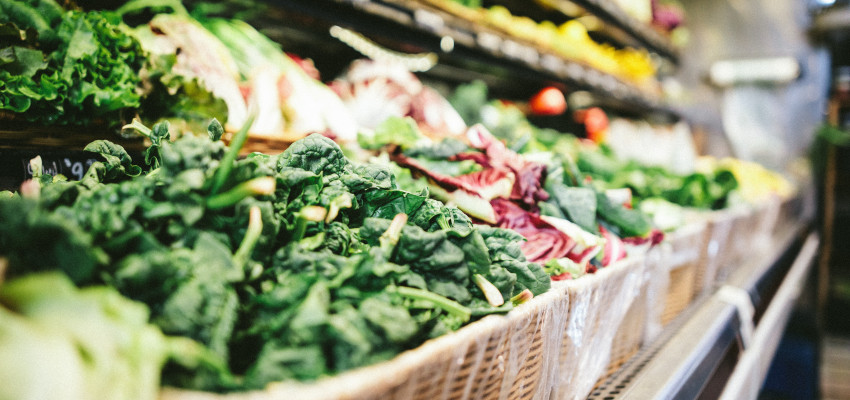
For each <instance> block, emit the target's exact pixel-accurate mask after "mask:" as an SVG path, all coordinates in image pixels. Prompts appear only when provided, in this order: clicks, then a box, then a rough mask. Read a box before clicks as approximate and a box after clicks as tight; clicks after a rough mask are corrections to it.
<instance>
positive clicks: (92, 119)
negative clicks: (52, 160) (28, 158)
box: [0, 0, 145, 125]
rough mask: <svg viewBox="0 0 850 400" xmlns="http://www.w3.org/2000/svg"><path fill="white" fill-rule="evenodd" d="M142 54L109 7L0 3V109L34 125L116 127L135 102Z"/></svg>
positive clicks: (46, 0) (49, 1)
mask: <svg viewBox="0 0 850 400" xmlns="http://www.w3.org/2000/svg"><path fill="white" fill-rule="evenodd" d="M144 62H145V56H144V54H143V52H142V51H141V48H140V47H139V44H138V42H137V41H136V40H135V39H134V38H133V37H132V36H130V35H129V34H128V32H127V30H126V26H124V25H123V23H122V22H121V20H120V18H118V17H117V16H116V15H115V14H113V13H110V12H100V11H90V12H83V11H77V10H73V11H66V10H65V9H63V8H62V7H61V6H60V5H59V4H57V3H56V2H55V1H54V0H26V1H16V0H0V111H4V110H5V111H8V112H11V113H13V115H16V116H20V117H21V118H22V119H24V120H27V121H30V122H37V123H41V124H48V125H50V124H67V125H87V124H117V123H119V122H120V121H121V117H122V113H127V112H135V109H137V108H138V107H139V105H140V94H139V93H137V87H138V86H139V83H140V82H141V78H140V77H139V71H140V69H141V68H142V65H143V63H144Z"/></svg>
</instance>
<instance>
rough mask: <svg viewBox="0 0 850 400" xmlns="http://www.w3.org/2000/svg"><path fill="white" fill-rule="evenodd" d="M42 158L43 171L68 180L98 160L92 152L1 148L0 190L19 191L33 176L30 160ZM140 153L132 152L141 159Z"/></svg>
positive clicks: (84, 171) (136, 157)
mask: <svg viewBox="0 0 850 400" xmlns="http://www.w3.org/2000/svg"><path fill="white" fill-rule="evenodd" d="M35 157H41V168H42V172H43V173H45V174H50V175H64V176H65V177H67V178H68V179H69V180H80V179H82V178H83V176H85V174H86V171H88V169H89V167H90V166H91V165H92V164H93V163H94V162H95V161H97V160H98V157H97V156H96V155H94V154H93V153H90V152H86V151H81V150H80V151H76V150H56V149H43V150H42V149H38V150H37V149H0V190H18V189H20V186H21V183H23V182H24V181H25V180H27V179H32V166H30V160H32V159H33V158H35ZM139 157H141V155H133V159H134V160H140V159H141V158H139Z"/></svg>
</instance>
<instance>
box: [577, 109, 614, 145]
mask: <svg viewBox="0 0 850 400" xmlns="http://www.w3.org/2000/svg"><path fill="white" fill-rule="evenodd" d="M574 116H575V120H576V122H578V123H581V124H584V127H585V130H586V131H587V138H588V139H590V140H592V141H594V142H596V143H602V142H604V141H605V134H606V133H607V132H608V115H606V114H605V111H602V109H601V108H599V107H591V108H588V109H585V110H578V111H576V112H575V115H574Z"/></svg>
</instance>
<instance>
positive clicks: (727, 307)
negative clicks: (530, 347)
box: [589, 222, 819, 400]
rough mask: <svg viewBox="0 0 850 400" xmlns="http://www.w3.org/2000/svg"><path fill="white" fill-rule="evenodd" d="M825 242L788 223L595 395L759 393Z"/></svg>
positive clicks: (802, 224) (807, 227)
mask: <svg viewBox="0 0 850 400" xmlns="http://www.w3.org/2000/svg"><path fill="white" fill-rule="evenodd" d="M818 245H819V237H818V235H817V233H814V232H812V231H811V227H810V225H809V224H808V223H805V222H799V223H796V224H793V226H790V227H786V228H785V229H784V230H783V231H781V233H780V234H779V235H777V236H776V238H775V240H774V241H773V242H772V243H771V245H770V246H769V247H768V248H767V249H766V250H765V251H764V252H762V253H761V254H760V255H759V256H757V257H754V258H753V259H751V260H750V262H747V263H744V264H743V265H741V266H740V268H738V269H737V270H736V272H735V273H734V274H733V275H732V276H730V277H729V279H728V280H727V281H726V282H725V283H723V284H722V285H719V286H717V287H716V288H715V289H714V290H711V291H709V292H708V293H707V294H705V295H703V296H702V297H700V298H699V299H697V300H696V301H695V302H694V304H692V305H691V306H690V308H689V309H688V310H686V311H685V312H684V313H682V315H681V316H680V317H679V318H678V319H677V320H675V321H673V322H672V323H671V324H670V325H668V326H667V327H666V328H665V330H664V331H663V332H662V333H661V334H660V335H659V336H658V337H657V338H655V340H654V341H652V342H651V343H649V344H648V345H646V346H645V347H644V348H642V349H641V351H640V352H639V353H638V354H637V355H635V356H634V357H633V358H632V359H631V360H630V361H629V362H628V363H627V364H626V365H624V366H623V368H621V369H620V370H619V371H617V372H616V373H615V374H613V375H612V376H611V377H609V379H608V380H606V382H605V383H604V384H602V385H600V386H599V387H598V388H597V389H596V390H595V391H594V392H593V393H592V394H591V396H590V397H589V399H595V400H598V399H650V398H655V399H661V398H684V399H688V398H718V397H719V398H723V399H742V398H756V397H757V396H758V393H759V389H760V388H761V384H762V382H763V381H764V379H765V376H766V374H767V371H768V368H769V366H770V363H771V360H772V359H773V356H774V354H775V351H776V348H777V346H778V343H779V339H780V336H781V335H779V333H780V332H782V331H783V330H784V328H785V325H786V323H787V322H788V318H789V316H790V314H791V311H792V309H793V305H794V303H795V301H796V300H797V298H798V297H799V295H800V293H801V291H802V288H803V286H804V285H805V284H806V281H807V279H808V276H809V273H810V271H811V269H812V266H813V264H814V260H815V257H816V256H817V249H818Z"/></svg>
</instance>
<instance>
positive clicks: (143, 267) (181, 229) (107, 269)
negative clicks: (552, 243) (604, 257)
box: [0, 123, 549, 391]
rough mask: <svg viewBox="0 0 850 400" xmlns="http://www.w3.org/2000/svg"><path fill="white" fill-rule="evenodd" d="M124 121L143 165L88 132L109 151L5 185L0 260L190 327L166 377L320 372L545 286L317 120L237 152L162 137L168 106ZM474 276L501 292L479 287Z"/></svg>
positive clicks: (219, 382) (508, 247)
mask: <svg viewBox="0 0 850 400" xmlns="http://www.w3.org/2000/svg"><path fill="white" fill-rule="evenodd" d="M132 127H133V128H136V129H138V130H140V131H141V132H142V134H143V135H145V136H147V137H149V138H150V139H151V142H152V146H151V147H150V148H149V149H148V150H147V151H146V153H145V162H146V163H147V164H148V169H147V171H145V172H142V169H141V168H140V167H138V166H136V165H134V164H133V163H132V160H131V159H130V157H129V156H128V155H127V154H126V152H125V151H124V150H123V149H122V148H121V147H120V146H116V145H113V144H111V143H109V142H105V141H99V142H96V143H94V144H92V145H91V146H90V147H89V149H90V150H93V151H95V152H97V153H98V154H100V155H101V156H102V157H103V159H104V161H102V162H96V163H95V164H93V165H92V167H91V169H90V170H89V172H88V173H87V174H86V176H85V178H84V179H83V180H82V181H80V182H62V181H55V179H53V178H52V177H50V176H49V175H40V176H39V177H38V183H39V185H38V188H39V190H40V195H39V196H38V199H35V198H21V197H20V196H18V195H14V196H12V197H11V198H5V197H4V198H3V199H0V216H3V217H5V216H7V215H8V216H9V217H8V221H9V222H8V223H4V225H3V226H0V257H2V258H5V259H6V260H8V271H7V274H8V275H9V276H10V277H16V276H24V275H27V274H32V273H35V272H37V271H43V270H49V269H60V270H62V271H65V272H66V273H67V274H68V275H69V276H71V277H72V278H73V279H74V281H75V282H76V283H78V284H80V285H96V284H106V285H109V286H112V287H114V288H115V289H117V290H118V291H120V292H121V294H123V295H124V296H127V297H129V298H130V299H133V300H136V301H141V302H144V303H145V304H146V305H147V306H148V307H149V309H150V322H152V323H154V324H155V325H157V326H158V327H159V328H160V329H161V330H162V331H163V332H164V333H166V334H168V335H175V336H181V337H185V338H191V339H193V340H195V341H197V342H199V343H201V344H202V345H203V346H204V348H205V350H204V351H205V352H206V353H205V354H207V355H208V358H209V360H207V361H205V362H203V363H195V364H192V363H185V362H180V363H169V364H167V365H166V366H165V369H164V372H163V375H162V379H163V383H165V384H168V385H173V386H178V387H187V388H194V389H203V390H214V391H232V390H241V389H259V388H262V387H264V386H265V385H266V384H268V383H269V382H272V381H279V380H286V379H298V380H311V379H316V378H319V377H321V376H325V375H331V374H335V373H338V372H340V371H344V370H347V369H351V368H356V367H359V366H363V365H366V364H370V363H374V362H377V361H381V360H386V359H389V358H391V357H393V356H394V355H396V354H398V353H399V352H401V351H404V350H406V349H410V348H413V347H415V346H417V345H419V344H421V343H422V342H423V341H424V340H427V339H428V338H432V337H435V336H438V335H440V334H443V333H445V332H448V331H451V330H454V329H457V328H459V327H460V326H462V325H463V324H465V323H468V322H469V321H471V320H472V319H473V318H478V317H481V316H483V315H487V314H491V313H503V312H507V311H509V310H510V309H511V307H513V303H512V302H510V301H507V300H508V299H511V298H512V297H514V296H517V295H518V294H519V293H520V292H521V291H523V290H524V289H530V290H531V291H532V292H534V293H535V294H539V293H542V292H543V291H545V290H546V289H547V288H548V285H549V279H548V276H546V274H545V273H544V272H543V269H542V267H540V266H539V265H537V264H533V263H529V262H527V261H526V260H525V258H524V257H523V256H522V252H521V251H519V248H518V244H517V243H516V241H517V240H519V239H520V238H519V237H517V236H516V234H514V233H512V232H509V231H504V230H501V229H494V228H481V227H478V226H474V225H473V224H472V221H471V220H470V219H469V217H467V216H466V215H464V214H463V213H461V212H460V211H459V210H457V209H456V208H453V207H446V206H445V205H443V204H442V203H439V202H437V201H435V200H431V199H428V198H427V192H425V193H420V194H415V193H409V192H405V191H402V190H400V189H398V187H397V184H396V182H395V180H394V177H393V175H392V174H391V173H390V171H389V169H388V168H386V167H384V166H377V165H376V166H372V165H368V166H363V165H355V164H353V163H351V162H349V161H348V160H347V159H346V158H345V157H344V156H343V155H342V151H341V150H340V149H339V147H338V146H337V145H336V144H335V143H333V142H332V141H330V140H329V139H327V138H325V137H323V136H320V135H314V136H310V137H308V138H306V139H303V140H301V141H298V142H296V143H293V144H292V146H290V148H289V149H288V150H287V151H286V152H284V153H282V154H281V155H279V156H266V155H260V154H253V155H251V156H249V157H245V158H242V159H237V158H236V157H234V156H233V155H234V154H236V151H238V148H236V149H235V150H234V148H231V149H228V148H227V147H226V146H224V145H223V144H222V143H221V142H220V141H217V140H215V139H218V138H219V137H220V136H221V131H220V128H221V127H220V125H219V124H217V123H212V124H210V125H209V128H208V130H209V135H208V136H209V137H196V136H181V137H180V138H178V139H177V140H174V141H170V140H169V137H170V134H169V132H168V126H167V124H165V123H163V124H159V125H157V126H154V127H153V128H152V129H147V128H146V127H143V126H141V125H139V124H138V123H135V124H133V125H132ZM54 181H55V182H54ZM5 220H6V219H4V221H5ZM37 235H40V236H39V237H41V238H44V237H50V238H52V239H51V240H49V241H48V242H47V243H42V242H43V241H44V240H43V239H42V240H41V241H40V240H33V238H34V237H36V236H37ZM45 255H47V256H45ZM475 275H480V276H482V277H483V279H486V280H487V281H488V282H490V283H492V285H494V286H495V287H496V288H497V289H498V290H499V292H500V293H501V294H502V296H503V299H504V300H505V304H504V305H503V306H498V307H494V306H493V305H492V304H490V303H488V302H487V300H485V298H484V295H483V293H481V291H480V290H479V287H478V286H476V284H475V282H474V280H473V278H472V277H473V276H475ZM211 365H227V368H226V369H225V370H222V369H217V368H212V367H211Z"/></svg>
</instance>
